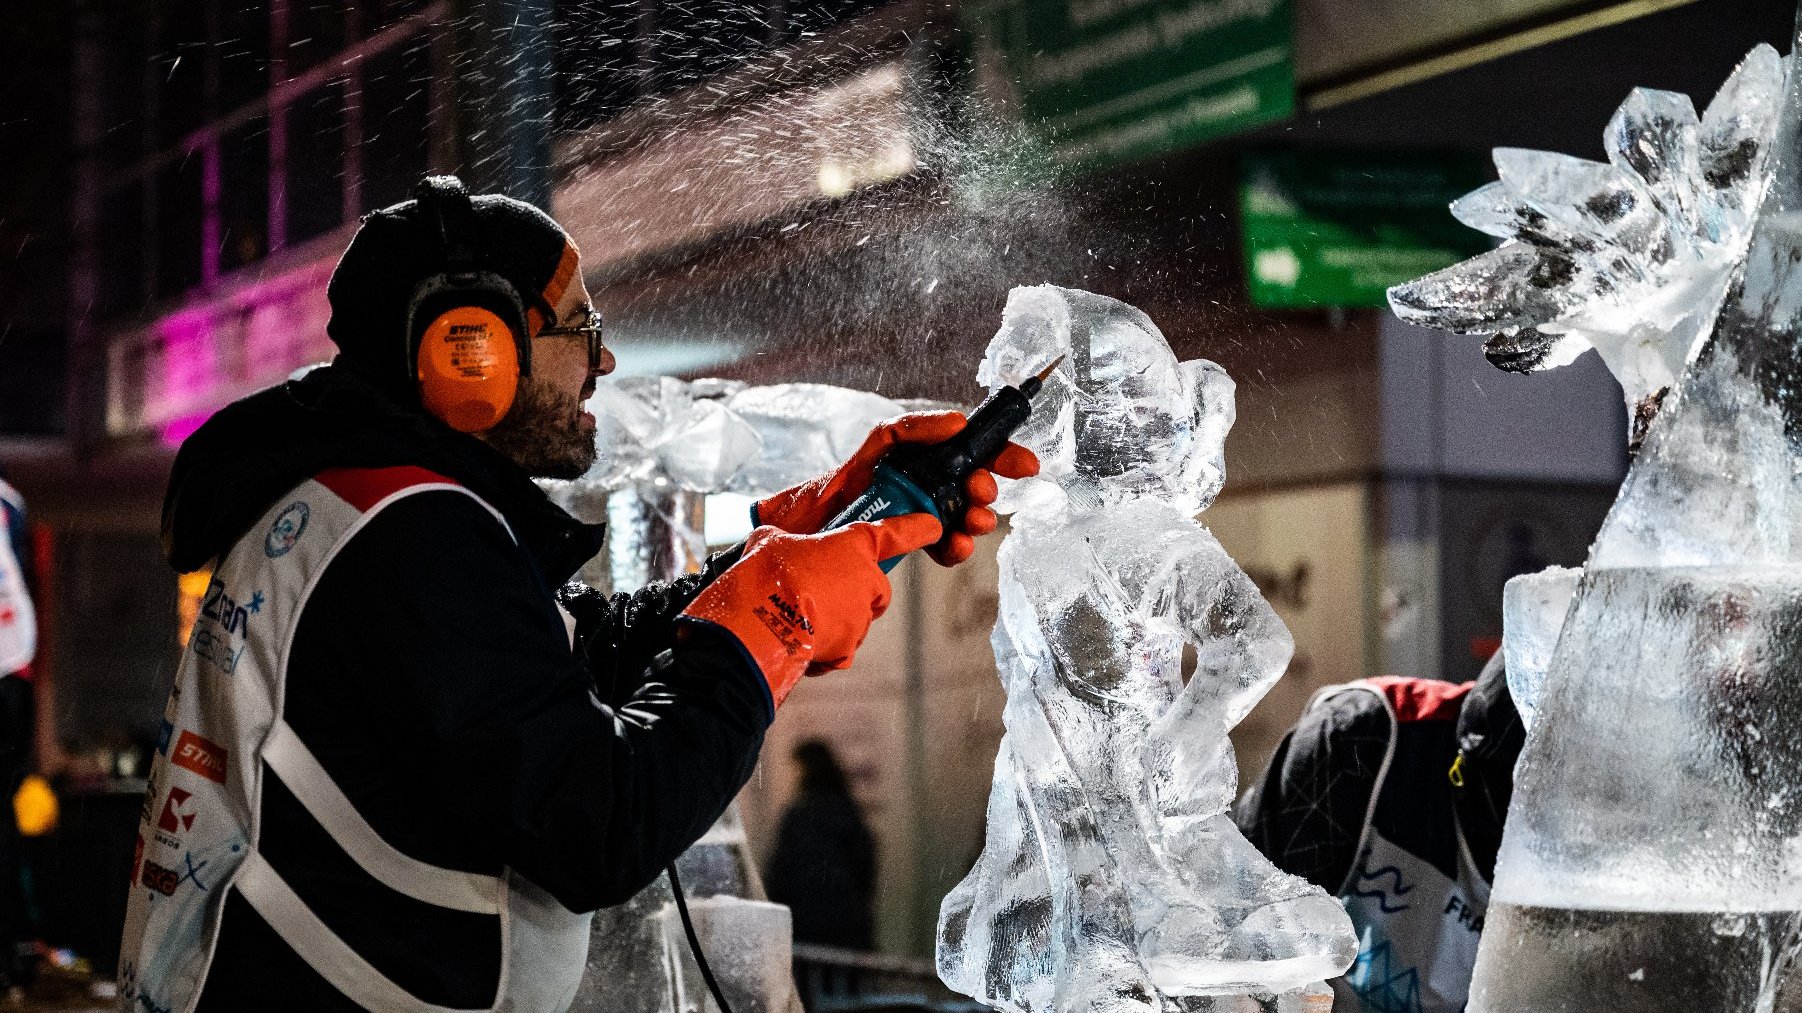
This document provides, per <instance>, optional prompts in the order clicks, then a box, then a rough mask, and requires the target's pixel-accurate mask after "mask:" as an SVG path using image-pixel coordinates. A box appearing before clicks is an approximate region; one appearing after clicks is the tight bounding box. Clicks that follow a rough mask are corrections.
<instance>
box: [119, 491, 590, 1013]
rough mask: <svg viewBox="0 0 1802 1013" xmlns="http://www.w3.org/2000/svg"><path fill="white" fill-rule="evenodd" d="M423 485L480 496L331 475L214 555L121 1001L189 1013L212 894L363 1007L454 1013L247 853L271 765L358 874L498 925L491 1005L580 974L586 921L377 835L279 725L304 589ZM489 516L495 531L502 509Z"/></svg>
mask: <svg viewBox="0 0 1802 1013" xmlns="http://www.w3.org/2000/svg"><path fill="white" fill-rule="evenodd" d="M430 490H447V491H453V492H458V493H462V494H464V495H467V496H470V497H471V498H472V499H475V500H476V501H477V502H478V503H482V505H483V506H484V507H486V508H487V509H488V510H489V512H491V513H493V514H494V515H495V517H496V519H500V517H501V515H500V514H499V512H498V511H495V510H494V508H493V507H492V506H489V505H488V504H487V503H486V502H484V501H483V500H482V499H481V498H480V497H478V496H476V495H475V494H474V493H472V492H470V491H469V490H467V489H465V488H464V487H462V486H460V485H457V484H455V483H452V482H450V481H448V480H446V479H444V478H442V477H441V476H438V475H434V474H432V473H431V472H428V471H425V470H423V469H420V468H411V467H403V468H380V469H344V470H338V471H332V472H326V473H322V474H321V475H319V476H318V477H317V478H315V479H309V480H308V481H305V482H302V483H301V484H300V485H299V486H298V487H296V488H295V489H294V491H293V492H292V493H290V494H288V495H286V496H283V497H282V498H281V499H279V500H277V501H276V503H275V505H274V506H272V507H270V509H269V511H268V512H267V513H265V514H264V515H263V517H262V519H261V520H259V521H258V522H257V523H256V525H255V526H254V527H253V528H251V530H250V532H249V533H248V534H247V535H245V536H244V537H243V538H242V539H240V540H239V542H238V543H237V544H236V545H235V546H233V547H232V549H231V550H230V552H228V553H227V554H226V556H225V557H224V559H223V560H221V561H220V563H219V565H218V569H217V570H216V571H215V572H214V574H213V579H212V582H211V584H210V585H209V587H208V588H207V592H206V597H205V599H204V600H203V601H202V605H201V612H200V618H199V619H198V620H197V621H196V622H195V625H194V629H193V632H192V635H191V637H190V639H189V641H188V648H187V651H186V653H185V654H184V656H183V658H182V663H181V668H180V670H179V671H178V673H177V675H176V680H175V687H174V689H173V690H172V691H171V693H170V695H169V702H168V705H167V707H166V708H165V710H164V722H163V729H162V735H161V740H160V742H159V743H158V748H157V755H156V756H155V757H154V758H153V759H152V763H151V768H150V789H149V793H148V795H147V796H146V797H145V800H144V810H143V814H142V817H141V819H140V821H139V825H138V840H137V845H136V849H135V851H134V854H133V859H132V874H131V883H132V889H131V896H130V900H129V902H128V905H127V913H126V920H125V940H124V945H123V947H122V950H121V954H120V959H119V975H120V987H121V993H122V996H123V998H124V1000H125V1005H126V1007H127V1008H129V1009H132V1010H138V1011H142V1010H156V1011H166V1013H188V1011H191V1010H192V1009H193V1008H194V1006H195V1003H196V1002H198V1000H199V998H200V994H201V990H202V987H203V986H204V984H205V982H206V977H207V970H208V967H209V966H210V964H211V962H212V957H213V949H214V946H215V943H216V941H217V939H218V935H219V930H220V918H221V915H222V913H223V911H224V908H225V900H226V897H227V895H228V894H230V893H231V892H232V891H234V890H235V891H237V892H238V893H239V894H241V895H242V896H243V898H244V900H245V901H247V902H248V903H249V904H250V906H251V907H252V908H254V909H255V910H256V912H257V913H258V914H259V915H261V916H262V918H263V919H264V920H265V921H267V922H268V923H269V925H270V926H271V927H272V928H273V929H274V930H275V932H276V933H277V934H279V935H280V936H281V938H282V939H283V940H284V941H285V942H286V943H287V944H288V946H289V947H291V948H292V949H293V950H294V952H295V953H297V954H298V955H299V956H300V957H301V959H302V960H304V961H306V963H307V965H308V966H310V967H311V968H312V969H313V970H314V971H316V972H318V973H319V975H320V976H321V977H323V978H324V979H325V980H326V981H327V982H330V983H331V984H332V986H333V987H335V988H337V989H338V990H339V991H340V992H342V993H344V994H345V995H346V996H348V997H349V998H350V999H351V1000H353V1001H354V1002H356V1003H357V1004H358V1005H360V1006H362V1007H364V1008H365V1009H368V1010H371V1011H375V1013H449V1011H447V1010H446V1008H445V1007H441V1006H436V1005H432V1004H429V1003H426V1002H423V1001H421V1000H420V999H418V998H417V997H415V996H413V995H412V994H410V993H408V992H407V991H405V990H404V989H402V988H401V987H400V986H398V985H396V984H395V983H394V982H392V981H391V980H389V979H388V978H386V977H384V976H383V975H382V974H381V973H380V972H379V971H377V970H376V969H375V968H374V967H373V966H371V964H370V963H369V961H368V960H367V959H365V957H364V956H363V955H361V954H359V953H357V952H356V951H355V950H353V949H352V948H351V947H350V946H349V945H348V944H346V943H345V942H344V941H343V940H342V939H341V938H340V937H339V936H338V935H337V934H335V933H334V932H332V930H331V929H330V928H329V927H328V926H327V925H326V924H325V923H324V922H322V921H321V920H320V919H319V918H318V916H316V915H315V914H314V913H313V912H312V911H311V910H309V909H308V907H307V906H306V904H305V903H304V902H303V901H302V900H301V899H300V898H299V897H298V896H297V895H296V894H295V892H294V890H293V889H292V887H291V886H290V885H289V884H288V883H287V882H284V881H283V879H282V877H281V876H280V875H279V874H278V873H277V872H276V871H275V869H274V868H272V867H271V866H270V864H269V863H268V862H267V861H266V860H265V859H264V858H263V857H262V855H261V854H259V852H258V842H259V833H260V830H261V814H260V800H261V798H262V795H263V779H264V778H265V777H270V776H273V777H275V778H278V779H279V780H280V781H281V783H282V784H283V786H285V787H286V788H287V789H288V790H289V791H290V792H292V793H293V794H294V796H295V798H297V799H299V800H300V803H301V805H302V806H303V807H304V808H305V809H306V810H307V812H308V813H309V814H310V815H311V816H312V818H313V819H314V820H316V821H317V822H318V823H319V825H320V826H322V827H323V828H324V829H325V831H326V832H327V833H329V834H330V835H331V837H332V839H333V840H334V841H336V842H337V844H338V845H339V846H340V847H342V848H343V849H344V851H345V853H346V854H348V855H350V856H351V858H352V859H354V860H355V861H356V862H357V864H358V865H359V866H361V867H362V868H363V870H364V871H365V872H367V873H369V874H370V875H371V876H373V877H374V878H375V879H376V880H378V881H379V882H381V883H382V884H384V885H386V886H387V887H389V888H390V889H393V890H396V891H398V892H400V893H403V894H405V895H407V896H409V897H411V898H413V899H415V900H418V901H421V902H423V903H426V904H433V905H437V906H439V907H444V908H449V909H452V910H455V911H462V912H470V913H475V914H484V915H492V916H494V917H496V918H498V919H499V920H500V928H501V931H500V934H499V938H500V940H501V946H503V947H504V948H505V952H504V953H503V954H502V955H501V977H500V988H499V991H498V994H497V995H496V996H495V997H494V1002H493V1004H492V1005H491V1006H488V1007H485V1008H486V1009H489V1010H496V1011H518V1013H527V1011H531V1013H538V1011H561V1010H565V1009H567V1008H568V1007H569V1005H570V1003H571V1002H572V1001H573V999H574V997H575V992H576V987H577V985H578V984H580V980H581V975H582V968H583V962H584V959H585V957H586V955H587V950H588V932H589V924H590V920H591V917H592V916H591V915H589V914H581V915H578V914H572V913H571V912H569V911H567V910H565V909H564V908H563V907H562V906H561V905H560V904H558V903H557V901H556V900H555V899H553V898H552V897H551V896H550V895H549V894H548V893H546V892H545V891H544V890H542V889H540V888H539V887H537V886H535V885H533V884H532V883H530V882H528V881H527V880H525V879H524V878H522V877H520V876H519V875H517V874H515V873H513V872H511V871H508V872H506V873H505V874H503V875H502V876H500V877H491V876H483V875H477V874H473V873H468V872H458V871H453V870H450V869H443V868H439V867H436V866H433V865H428V864H426V863H425V862H421V861H419V860H417V859H415V858H412V857H411V856H409V855H406V854H404V853H402V852H401V851H399V850H397V849H395V848H394V847H393V846H392V845H390V844H389V843H388V842H386V841H384V840H383V839H382V838H381V837H380V836H378V835H377V834H376V832H375V831H374V830H373V829H372V828H371V827H370V825H369V824H368V822H366V821H365V819H364V817H363V816H362V815H361V814H359V813H358V812H357V810H356V808H355V807H354V806H353V805H352V804H351V802H350V800H349V799H348V798H346V797H345V795H344V793H343V792H342V791H341V790H340V789H339V787H338V785H337V784H335V783H334V782H333V781H332V778H331V777H330V775H328V774H327V773H326V771H325V769H324V768H323V767H322V766H321V765H320V763H319V761H318V760H317V759H315V758H314V755H313V753H312V752H311V751H310V750H309V749H308V748H307V744H306V743H305V742H304V741H302V740H301V739H300V738H299V737H298V736H297V735H296V734H295V732H294V729H292V728H290V727H289V726H288V724H287V723H286V722H285V721H284V720H283V719H282V704H283V699H284V690H285V682H286V676H287V667H288V657H289V650H290V648H291V646H292V644H293V639H294V631H295V629H296V627H297V625H298V623H299V619H300V616H301V613H302V611H303V610H304V609H305V607H306V604H307V598H308V596H309V595H310V594H311V593H312V591H313V588H314V587H315V586H317V584H318V582H319V579H320V577H321V576H322V575H323V574H324V573H325V570H326V567H327V566H329V565H330V564H331V561H332V559H333V558H334V557H336V556H337V554H338V553H339V552H340V551H341V550H342V549H343V548H344V546H345V545H346V544H347V543H348V542H349V541H350V539H351V538H352V537H353V536H355V535H356V533H357V532H358V531H360V530H361V529H362V527H363V525H365V524H367V523H368V522H369V520H370V518H372V517H374V516H375V515H376V514H377V513H379V512H380V511H381V510H382V509H384V508H385V507H387V506H388V505H389V504H391V503H394V502H395V501H397V500H399V499H401V498H402V497H405V496H410V495H414V494H417V493H421V492H426V491H430ZM501 523H502V524H503V525H505V523H506V522H505V520H502V521H501Z"/></svg>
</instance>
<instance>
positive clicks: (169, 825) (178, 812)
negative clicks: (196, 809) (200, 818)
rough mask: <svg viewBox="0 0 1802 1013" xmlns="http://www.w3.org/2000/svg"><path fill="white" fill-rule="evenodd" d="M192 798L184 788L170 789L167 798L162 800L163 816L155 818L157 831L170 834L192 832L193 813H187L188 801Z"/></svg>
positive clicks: (190, 793) (191, 794)
mask: <svg viewBox="0 0 1802 1013" xmlns="http://www.w3.org/2000/svg"><path fill="white" fill-rule="evenodd" d="M193 797H194V795H193V793H192V792H190V791H188V790H187V789H185V788H170V789H169V795H168V797H167V798H165V799H163V814H162V815H161V816H159V817H157V821H156V827H157V829H158V830H162V831H165V832H167V833H171V834H179V833H181V832H182V831H184V830H192V829H193V828H194V813H192V812H189V811H188V800H189V799H191V798H193Z"/></svg>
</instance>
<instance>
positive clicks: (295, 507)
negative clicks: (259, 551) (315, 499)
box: [263, 500, 313, 559]
mask: <svg viewBox="0 0 1802 1013" xmlns="http://www.w3.org/2000/svg"><path fill="white" fill-rule="evenodd" d="M312 515H313V510H312V508H311V507H309V506H307V505H306V504H305V503H302V502H299V501H298V500H297V501H295V502H293V503H290V504H288V506H287V508H286V509H284V510H283V511H282V512H281V514H280V515H279V516H277V517H276V518H275V523H274V524H271V525H269V534H268V535H266V536H264V538H263V554H264V555H266V556H268V557H269V558H270V559H280V558H281V557H283V556H285V555H287V554H288V550H290V549H292V548H294V545H295V543H297V542H299V541H300V536H302V535H304V534H306V533H307V518H309V517H311V516H312Z"/></svg>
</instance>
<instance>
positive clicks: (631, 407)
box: [544, 376, 904, 1013]
mask: <svg viewBox="0 0 1802 1013" xmlns="http://www.w3.org/2000/svg"><path fill="white" fill-rule="evenodd" d="M590 407H591V409H592V410H593V412H594V415H595V420H596V423H597V425H596V427H595V428H596V434H595V439H596V443H597V445H598V448H599V456H598V457H597V459H596V461H595V464H594V467H592V468H591V469H589V471H588V473H587V474H586V475H584V476H583V477H582V478H580V479H576V480H575V481H573V482H546V483H544V484H545V486H546V489H547V491H548V492H549V493H550V494H551V496H552V497H553V498H555V499H557V500H558V501H559V502H561V503H563V504H564V505H565V506H566V507H569V508H571V509H572V510H573V511H574V512H576V513H578V514H583V515H593V514H594V513H595V511H596V510H597V509H605V511H606V517H607V520H608V522H609V531H608V552H607V558H606V560H605V565H604V566H603V567H602V568H601V569H600V571H599V572H593V571H584V574H583V577H584V579H586V580H588V581H589V582H590V583H592V584H595V585H597V586H607V585H611V586H612V587H614V588H617V589H620V590H631V589H633V588H636V587H641V586H643V585H644V584H646V583H648V582H649V581H652V580H664V579H669V578H671V577H675V576H678V575H680V574H682V573H684V572H688V571H689V570H690V569H692V568H693V567H694V566H697V565H699V563H700V561H701V560H702V558H703V557H704V555H705V553H706V544H705V540H704V539H703V537H702V535H701V533H700V525H701V520H702V501H703V498H704V497H705V496H706V495H707V494H709V493H716V492H738V493H745V494H749V495H756V494H760V493H770V492H775V491H776V490H778V489H782V488H786V487H788V486H790V485H794V484H795V483H798V482H801V481H805V480H806V479H808V478H811V477H813V476H814V475H817V474H820V473H821V472H824V471H827V470H829V469H831V468H833V467H835V466H836V465H838V464H839V462H841V461H843V460H844V459H845V458H847V457H849V456H850V455H851V453H852V451H854V450H855V449H857V446H858V444H859V443H860V442H861V441H862V440H863V438H864V436H865V435H866V434H867V433H868V432H869V431H870V429H871V427H873V426H874V425H875V424H876V423H878V422H880V421H882V420H884V419H887V418H891V417H893V416H895V415H898V414H900V413H901V412H902V411H903V408H904V406H902V405H900V404H898V403H896V402H894V401H890V400H889V399H887V398H884V397H880V396H878V395H875V394H869V393H865V392H863V391H856V390H848V389H845V388H842V387H829V386H824V385H820V384H781V385H777V386H771V387H746V386H744V385H743V384H740V383H735V382H731V381H725V380H695V381H692V382H689V381H683V380H677V379H674V378H672V377H665V376H644V377H624V378H617V379H606V380H602V381H601V382H600V383H599V384H598V386H597V389H596V391H595V395H594V398H593V399H592V400H591V401H590ZM676 867H677V870H678V873H679V874H680V875H681V877H682V882H683V886H684V887H685V889H686V892H687V893H688V895H689V897H690V906H691V909H692V911H693V913H694V917H695V922H696V929H697V931H698V932H699V934H700V935H701V937H702V940H703V946H704V947H705V949H706V951H707V954H708V957H709V962H710V963H711V964H712V966H713V969H714V973H715V976H716V977H717V978H718V979H719V982H720V985H721V988H722V989H724V991H725V992H726V993H727V995H728V997H729V1001H730V1002H731V1004H732V1008H733V1009H734V1010H737V1011H739V1013H798V1010H799V1008H800V1007H799V1000H798V998H797V997H796V995H795V990H794V984H793V982H792V980H791V979H790V974H789V960H790V959H791V956H792V954H791V952H790V951H791V944H790V938H789V921H788V909H787V908H785V907H782V906H781V905H778V904H770V903H767V902H764V901H762V900H761V899H760V898H761V897H762V896H763V890H762V886H761V884H760V883H759V882H758V881H757V873H756V868H755V866H754V865H753V864H752V862H751V859H750V852H749V849H748V848H747V846H746V842H745V836H744V829H743V825H742V823H741V822H740V820H739V818H738V814H737V809H736V807H734V808H733V809H729V810H727V812H726V815H725V816H723V817H721V819H720V821H719V823H718V824H716V825H715V826H714V827H713V829H712V830H710V831H708V833H707V835H706V836H705V837H703V838H702V839H701V840H700V841H698V842H696V843H695V845H694V846H693V847H691V848H690V849H689V850H688V851H686V852H684V853H683V855H682V857H681V858H680V859H678V860H677V862H676ZM712 1009H714V1006H713V1000H712V998H711V997H710V996H708V995H707V994H706V990H705V988H704V987H703V986H702V984H701V979H700V976H699V968H698V966H697V965H696V964H695V963H694V961H693V958H692V957H691V956H690V955H689V950H688V942H687V939H686V937H685V935H684V933H683V930H682V927H681V923H680V922H679V921H678V919H677V915H676V910H675V903H674V897H673V895H672V894H671V892H670V887H669V882H668V881H667V880H666V879H664V878H662V877H659V878H658V879H657V880H656V881H655V882H653V883H652V884H651V885H650V886H648V887H646V888H645V889H644V890H643V891H641V892H640V893H639V894H638V895H637V896H636V897H633V898H632V899H631V900H630V901H628V902H626V903H625V904H623V905H621V906H619V907H615V908H609V909H607V910H604V911H601V912H600V913H599V914H598V915H597V916H596V919H595V929H594V935H593V943H592V945H591V946H590V948H589V955H588V967H587V971H586V973H585V974H584V976H583V980H582V985H581V988H580V990H579V991H578V993H577V996H576V1001H575V1004H574V1006H572V1007H571V1013H602V1011H606V1013H678V1011H690V1010H695V1011H702V1013H705V1011H708V1010H712Z"/></svg>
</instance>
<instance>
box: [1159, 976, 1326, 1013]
mask: <svg viewBox="0 0 1802 1013" xmlns="http://www.w3.org/2000/svg"><path fill="white" fill-rule="evenodd" d="M1170 1003H1171V1006H1170V1008H1171V1011H1172V1013H1333V990H1332V989H1330V988H1328V987H1327V986H1326V983H1324V982H1316V983H1315V984H1312V985H1309V986H1307V987H1306V988H1298V989H1296V990H1294V991H1292V992H1284V993H1282V994H1281V995H1273V994H1271V993H1269V992H1255V993H1252V994H1250V995H1191V996H1179V997H1173V998H1171V1000H1170Z"/></svg>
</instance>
